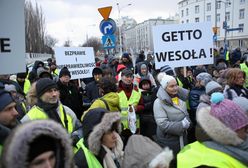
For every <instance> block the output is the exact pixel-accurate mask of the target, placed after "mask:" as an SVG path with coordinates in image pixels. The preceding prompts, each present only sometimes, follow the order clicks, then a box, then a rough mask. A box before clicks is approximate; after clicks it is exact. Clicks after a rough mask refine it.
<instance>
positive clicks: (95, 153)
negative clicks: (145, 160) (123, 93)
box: [74, 108, 123, 168]
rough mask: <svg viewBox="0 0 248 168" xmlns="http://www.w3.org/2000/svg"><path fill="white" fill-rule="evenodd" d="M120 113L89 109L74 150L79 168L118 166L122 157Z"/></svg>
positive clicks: (110, 167)
mask: <svg viewBox="0 0 248 168" xmlns="http://www.w3.org/2000/svg"><path fill="white" fill-rule="evenodd" d="M120 120H121V115H120V113H119V112H109V111H108V110H106V109H104V108H95V109H91V110H90V111H89V112H88V113H86V115H85V117H84V119H83V122H82V132H83V138H82V139H80V141H79V142H78V143H77V149H76V150H75V151H74V152H75V156H74V160H75V164H76V165H77V166H78V167H79V168H120V167H121V164H122V158H123V151H122V150H123V142H122V140H121V137H120V135H119V134H118V132H120V131H121V125H120Z"/></svg>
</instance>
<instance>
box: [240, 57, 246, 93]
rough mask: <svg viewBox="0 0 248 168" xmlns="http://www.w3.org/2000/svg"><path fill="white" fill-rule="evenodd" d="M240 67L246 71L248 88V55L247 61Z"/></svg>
mask: <svg viewBox="0 0 248 168" xmlns="http://www.w3.org/2000/svg"><path fill="white" fill-rule="evenodd" d="M240 69H241V70H242V71H244V72H245V87H246V88H248V56H246V59H245V61H244V62H243V63H242V64H240Z"/></svg>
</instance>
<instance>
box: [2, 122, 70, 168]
mask: <svg viewBox="0 0 248 168" xmlns="http://www.w3.org/2000/svg"><path fill="white" fill-rule="evenodd" d="M40 135H45V136H49V137H51V138H52V139H55V140H56V141H57V147H56V150H57V152H56V161H57V164H56V168H74V163H73V151H72V147H71V144H72V143H71V139H70V137H69V135H68V134H67V132H66V130H65V129H64V128H63V127H62V126H61V125H60V124H58V123H56V122H54V121H52V120H35V121H31V122H27V123H24V124H22V125H20V126H18V127H17V128H16V129H15V130H13V132H12V133H11V134H10V136H9V137H8V138H7V139H6V141H5V144H4V147H3V153H2V160H1V165H0V167H1V168H24V167H28V162H27V160H28V153H29V150H32V149H30V143H31V142H33V141H34V139H36V138H37V137H39V136H40ZM41 145H42V144H41ZM58 154H59V155H58ZM61 159H63V160H61Z"/></svg>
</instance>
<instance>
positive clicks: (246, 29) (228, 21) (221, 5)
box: [178, 0, 248, 50]
mask: <svg viewBox="0 0 248 168" xmlns="http://www.w3.org/2000/svg"><path fill="white" fill-rule="evenodd" d="M178 9H179V17H180V23H181V24H184V23H194V22H206V21H210V22H211V24H212V27H213V28H216V30H217V32H216V34H217V38H216V39H217V41H215V45H216V47H222V46H224V40H225V38H226V44H227V46H228V47H229V49H235V48H236V47H240V48H241V49H243V50H246V49H247V48H248V0H182V1H180V2H179V3H178ZM225 27H226V29H225ZM236 28H243V29H242V30H241V29H239V30H238V29H236ZM213 35H214V33H213ZM213 40H214V38H213Z"/></svg>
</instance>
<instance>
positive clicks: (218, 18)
mask: <svg viewBox="0 0 248 168" xmlns="http://www.w3.org/2000/svg"><path fill="white" fill-rule="evenodd" d="M216 21H217V22H220V14H219V13H218V14H217V15H216Z"/></svg>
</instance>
